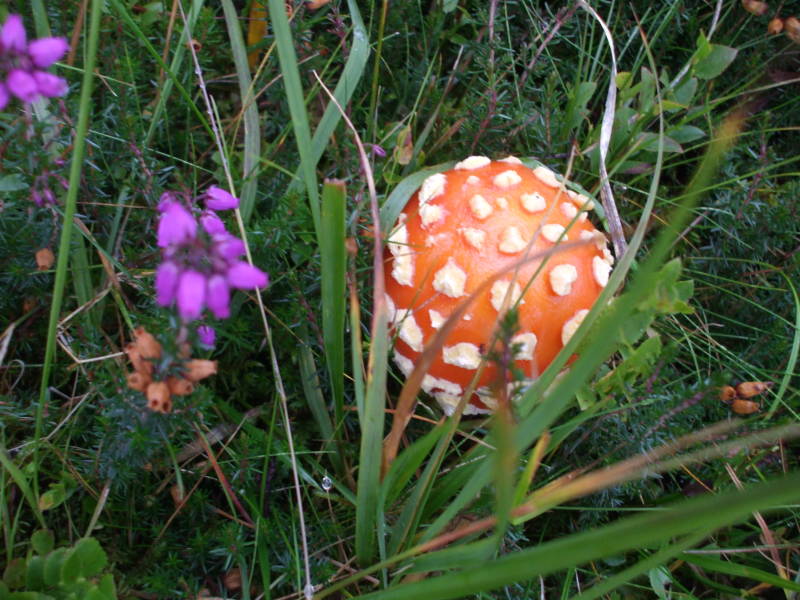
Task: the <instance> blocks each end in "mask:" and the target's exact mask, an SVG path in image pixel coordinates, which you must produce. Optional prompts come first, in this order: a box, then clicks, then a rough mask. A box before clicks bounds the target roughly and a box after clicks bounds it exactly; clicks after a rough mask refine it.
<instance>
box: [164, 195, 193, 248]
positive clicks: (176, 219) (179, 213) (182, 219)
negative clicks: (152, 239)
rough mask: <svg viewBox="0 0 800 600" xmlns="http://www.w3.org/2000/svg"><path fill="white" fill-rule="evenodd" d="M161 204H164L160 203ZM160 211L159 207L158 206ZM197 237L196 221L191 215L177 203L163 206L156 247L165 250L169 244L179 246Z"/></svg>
mask: <svg viewBox="0 0 800 600" xmlns="http://www.w3.org/2000/svg"><path fill="white" fill-rule="evenodd" d="M162 204H164V203H163V202H162ZM159 210H161V205H159ZM196 236H197V221H195V220H194V217H193V216H192V213H190V212H189V211H188V210H186V208H184V207H183V206H182V205H180V204H179V203H177V202H170V203H168V204H166V205H165V207H164V210H163V214H162V215H161V219H160V220H159V222H158V246H159V248H166V247H167V246H169V245H171V244H180V243H181V242H184V241H187V240H193V239H194V238H195V237H196Z"/></svg>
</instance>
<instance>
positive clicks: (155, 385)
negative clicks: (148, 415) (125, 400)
mask: <svg viewBox="0 0 800 600" xmlns="http://www.w3.org/2000/svg"><path fill="white" fill-rule="evenodd" d="M167 405H168V406H169V408H170V409H171V408H172V401H171V400H170V397H169V386H167V384H166V382H164V381H153V382H151V383H150V384H149V385H148V386H147V408H149V409H150V410H152V411H154V412H160V413H165V412H169V410H167Z"/></svg>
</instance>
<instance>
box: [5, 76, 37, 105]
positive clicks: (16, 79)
mask: <svg viewBox="0 0 800 600" xmlns="http://www.w3.org/2000/svg"><path fill="white" fill-rule="evenodd" d="M6 86H8V89H9V91H10V92H11V93H12V94H14V95H15V96H16V97H17V98H19V99H20V100H22V101H23V102H33V101H34V100H36V96H38V95H39V88H38V86H37V85H36V80H35V79H34V78H33V75H31V74H30V73H28V72H27V71H23V70H22V69H13V70H12V71H11V72H10V73H9V74H8V77H7V78H6Z"/></svg>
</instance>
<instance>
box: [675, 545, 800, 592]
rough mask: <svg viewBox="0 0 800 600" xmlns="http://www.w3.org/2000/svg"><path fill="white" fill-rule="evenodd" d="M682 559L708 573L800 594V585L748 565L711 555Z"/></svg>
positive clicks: (691, 556) (688, 556) (685, 556)
mask: <svg viewBox="0 0 800 600" xmlns="http://www.w3.org/2000/svg"><path fill="white" fill-rule="evenodd" d="M681 558H683V560H685V561H686V562H688V563H690V564H693V565H695V566H697V567H700V568H701V569H705V570H706V571H714V572H715V573H722V574H723V575H732V576H734V577H742V578H745V579H752V580H754V581H758V582H761V583H766V584H769V585H773V586H775V587H778V588H782V589H784V590H791V591H793V592H800V583H797V582H795V581H791V580H789V579H783V578H782V577H778V576H777V575H773V574H772V573H768V572H767V571H764V570H762V569H757V568H755V567H748V566H747V565H741V564H738V563H735V562H733V561H726V560H720V559H719V558H716V557H714V556H709V555H700V554H684V555H683V556H682V557H681Z"/></svg>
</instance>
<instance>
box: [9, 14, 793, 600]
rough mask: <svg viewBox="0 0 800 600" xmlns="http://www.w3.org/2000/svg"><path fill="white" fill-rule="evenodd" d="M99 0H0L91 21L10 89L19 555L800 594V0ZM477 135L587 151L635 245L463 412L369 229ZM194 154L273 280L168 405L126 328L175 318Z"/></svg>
mask: <svg viewBox="0 0 800 600" xmlns="http://www.w3.org/2000/svg"><path fill="white" fill-rule="evenodd" d="M79 4H80V3H76V4H75V5H74V6H73V5H71V4H70V3H66V4H64V5H63V6H62V5H54V4H50V3H41V2H36V3H32V4H31V6H28V3H24V2H16V3H14V2H12V3H11V6H10V7H9V8H8V10H9V11H12V12H14V11H17V12H20V13H21V14H22V15H23V18H24V20H25V24H26V26H27V28H28V32H29V37H31V36H33V35H34V33H33V32H34V31H36V32H38V33H37V35H46V32H48V31H50V32H52V34H53V35H62V36H66V37H67V38H69V39H70V40H71V42H72V47H71V52H70V54H69V57H70V58H65V61H64V63H62V64H60V66H58V67H57V71H58V72H59V74H61V75H63V76H66V77H67V78H68V80H69V82H70V93H69V94H68V95H67V96H66V97H65V98H64V99H63V103H62V102H61V101H58V100H53V101H49V102H43V103H41V104H39V105H36V106H35V107H34V108H33V110H31V111H27V112H25V111H23V110H22V108H21V107H20V105H19V104H17V103H12V104H11V105H10V106H9V107H8V108H6V109H5V110H4V111H3V112H2V113H0V161H2V168H1V169H0V190H2V192H3V194H2V195H3V206H2V212H3V219H2V220H0V264H2V265H3V268H2V269H0V283H2V286H3V287H2V289H3V292H2V293H1V294H0V332H1V333H0V414H2V417H3V419H2V422H1V423H2V426H0V511H1V512H0V515H1V516H0V535H2V539H3V545H4V552H3V559H2V561H0V564H2V570H1V571H2V573H3V575H2V577H3V582H4V584H5V586H7V587H9V588H11V589H12V590H16V591H22V590H24V589H26V586H27V589H34V587H35V585H34V584H35V582H36V581H37V579H36V578H35V577H34V575H31V573H33V572H34V571H35V569H37V568H38V567H37V565H38V564H40V563H41V564H47V561H51V564H52V565H59V566H58V567H55V566H54V567H53V568H52V570H51V572H52V573H56V570H57V569H61V567H60V565H61V564H62V563H61V561H69V560H72V561H77V560H78V559H79V557H80V559H81V560H83V561H84V562H83V563H81V564H84V565H90V566H91V568H89V567H88V566H87V567H86V569H87V570H86V573H87V576H86V581H87V582H88V583H87V585H94V586H95V588H96V591H95V592H93V593H97V594H101V593H102V594H106V596H103V597H113V596H119V597H122V598H134V597H138V598H174V597H193V598H203V597H208V598H210V597H230V598H287V599H288V598H302V597H304V596H305V597H312V596H313V597H315V598H338V597H343V598H344V597H361V596H366V597H375V598H420V597H424V598H456V597H476V598H501V597H505V598H532V597H547V598H551V597H561V598H576V599H578V598H580V599H581V600H587V599H589V598H607V599H617V598H619V599H622V598H663V599H666V598H686V599H693V598H697V599H701V598H735V597H783V598H786V599H791V598H795V597H798V595H797V594H798V591H800V576H798V572H799V571H798V569H800V563H799V562H798V557H797V553H796V552H795V551H794V549H795V548H796V546H797V543H798V535H800V534H798V525H797V509H798V503H800V480H799V479H798V461H797V448H798V446H797V443H798V442H797V437H798V433H800V429H798V427H800V425H798V412H800V408H799V405H798V399H799V398H800V394H799V393H798V378H797V362H798V355H799V354H800V327H799V325H800V300H799V299H798V293H797V289H796V286H797V284H796V282H797V281H800V268H799V267H800V253H798V239H800V232H798V229H797V223H798V222H800V219H798V218H797V217H798V215H797V205H796V201H795V199H796V196H797V191H798V184H797V160H798V156H800V155H798V153H797V149H796V143H795V141H794V140H795V138H796V133H797V119H796V115H797V114H798V109H800V106H798V99H797V98H798V96H797V93H796V89H797V85H798V83H797V81H798V79H800V78H798V76H797V72H798V59H797V57H798V51H797V49H798V46H797V44H796V43H794V42H793V41H792V40H791V39H790V37H788V36H787V35H777V36H770V35H767V33H766V24H767V22H768V21H769V19H770V18H772V16H774V14H775V13H776V11H778V10H780V14H781V15H782V16H783V17H788V16H789V15H791V14H793V13H800V4H798V3H796V2H793V1H787V2H783V3H782V4H781V6H780V7H777V6H773V4H775V3H770V8H769V12H768V13H767V14H766V15H764V16H760V17H759V16H755V15H753V14H751V13H749V12H747V11H746V10H745V9H744V7H743V6H742V4H741V3H740V2H738V1H736V2H734V1H733V0H730V1H720V2H715V3H685V2H681V1H679V0H671V1H670V2H665V3H661V4H658V3H656V4H653V3H647V2H638V1H637V2H624V3H623V2H618V1H616V0H604V1H594V0H593V1H591V2H587V3H583V2H574V3H573V2H565V3H564V4H563V5H558V6H557V5H551V4H546V5H542V3H537V2H531V1H530V0H520V1H519V2H497V1H496V0H493V1H490V2H488V3H479V2H472V1H470V0H458V1H456V0H441V1H440V0H437V1H436V2H432V3H419V2H403V3H390V2H387V1H378V0H369V1H367V2H355V1H353V0H347V1H344V0H341V1H338V0H331V1H330V2H329V3H326V4H325V5H324V6H322V7H320V8H319V9H313V8H312V7H310V6H307V5H304V4H303V3H294V6H292V10H290V11H287V8H286V6H287V4H286V3H284V2H282V1H278V0H268V1H265V2H263V3H262V2H260V1H259V0H247V1H245V0H241V1H239V0H224V1H223V2H221V3H219V4H217V3H210V2H204V1H203V0H194V1H193V2H180V1H177V2H174V3H169V2H166V3H146V4H135V3H127V2H122V1H120V0H111V1H110V2H108V3H102V2H99V1H96V0H87V2H85V3H83V5H82V7H81V6H80V5H79ZM2 10H3V9H0V20H2V19H4V18H5V13H3V12H2ZM82 10H83V11H85V12H81V11H82ZM264 20H266V22H267V28H266V30H265V31H266V33H265V34H262V33H260V31H261V29H259V26H260V24H263V21H264ZM605 28H607V32H606V29H605ZM253 39H255V40H258V41H256V42H252V41H251V42H248V41H247V40H253ZM188 40H192V41H193V42H192V44H188V43H187V41H188ZM612 83H614V84H615V85H614V86H612V87H611V90H612V92H613V93H611V94H608V90H609V86H610V84H612ZM384 153H385V156H383V154H384ZM476 153H477V154H485V155H487V156H491V157H497V158H500V157H503V156H506V155H508V154H513V155H517V156H519V157H521V158H522V159H523V160H525V161H526V162H528V163H529V164H533V165H535V164H545V165H547V166H549V167H550V168H553V169H554V170H556V171H558V172H560V173H565V174H569V178H570V180H571V181H573V182H574V183H575V184H576V185H578V186H580V188H582V189H583V190H586V191H587V192H589V193H591V194H592V195H594V196H595V197H596V198H598V200H601V199H602V201H603V204H602V206H601V207H599V208H598V211H597V214H596V215H594V216H593V217H592V218H593V219H594V220H595V222H597V223H602V225H603V227H605V228H606V230H607V231H609V232H611V231H619V234H618V241H621V242H624V245H625V247H627V250H626V251H625V252H624V254H622V255H621V256H618V261H617V265H616V267H615V270H614V271H613V273H612V277H611V280H610V281H609V284H608V286H607V288H606V290H605V292H604V295H603V296H602V297H601V299H600V301H599V302H598V304H597V305H596V307H595V309H593V310H592V312H591V313H590V315H589V316H588V317H587V319H586V321H585V325H584V326H583V327H581V329H580V330H579V331H578V333H577V334H576V335H575V336H574V337H573V338H572V340H571V341H570V343H569V344H568V345H567V347H566V348H565V350H564V351H563V352H562V353H561V354H560V355H559V356H558V357H557V358H556V360H555V361H554V363H553V364H552V365H551V367H550V368H549V369H548V370H547V371H546V372H545V373H543V374H542V376H541V377H540V378H539V379H538V380H537V382H536V383H535V384H533V385H532V386H531V387H530V388H528V389H527V391H525V392H524V393H523V394H522V395H521V397H520V398H519V400H518V401H517V402H516V403H515V407H514V409H513V415H512V413H511V412H502V411H501V412H500V413H499V414H498V415H497V416H496V417H495V418H488V419H476V418H462V417H461V416H460V412H457V413H456V414H455V415H454V416H453V417H450V418H443V417H442V414H441V411H439V409H438V407H436V406H435V403H433V402H431V401H430V399H429V398H427V397H426V396H425V395H424V394H421V392H420V391H419V386H420V382H421V378H422V376H423V375H424V371H425V369H426V367H425V360H426V358H425V356H424V357H423V359H422V360H421V361H420V364H419V365H418V366H417V372H416V373H414V374H412V376H411V377H410V378H409V380H408V381H407V382H404V381H403V379H402V377H401V375H400V374H399V373H398V372H397V371H396V370H395V369H394V367H393V365H392V363H391V361H389V360H388V356H389V355H390V353H391V335H390V325H389V323H388V314H387V307H386V306H385V303H384V301H383V293H382V288H381V282H382V280H383V275H382V269H383V267H384V265H383V260H382V252H383V250H382V246H383V240H382V237H385V235H386V234H387V233H388V232H389V231H390V230H391V228H392V224H393V223H394V222H395V220H396V218H397V215H398V214H399V212H400V211H401V210H402V208H403V206H404V205H405V203H406V201H407V200H408V198H409V197H410V196H411V195H412V194H413V193H414V191H415V190H416V189H417V188H418V187H419V185H420V184H421V182H422V181H423V180H424V179H425V178H426V177H427V176H428V175H430V174H432V173H435V172H439V171H442V170H445V169H447V168H449V167H450V166H452V164H453V163H454V161H456V160H460V159H462V158H463V157H464V156H467V155H470V154H476ZM604 171H606V172H607V174H608V185H604V177H603V172H604ZM211 184H216V185H219V186H221V187H224V188H226V189H229V190H231V191H232V192H233V193H235V194H237V195H238V196H239V197H240V198H241V200H242V202H241V206H240V209H239V210H238V211H236V215H235V217H234V221H235V227H234V229H235V230H236V231H237V235H238V236H240V237H242V239H244V240H245V241H246V243H247V254H246V256H247V259H248V260H250V261H252V263H253V264H255V265H257V266H259V267H260V268H262V269H263V270H264V271H266V272H268V273H269V275H270V285H269V287H268V288H267V289H266V290H265V291H263V292H258V291H255V292H237V293H236V294H235V295H234V299H233V304H232V310H231V317H230V318H229V319H225V320H208V322H209V323H210V324H213V325H214V327H215V328H216V329H217V343H216V347H215V348H214V349H213V350H201V349H197V348H195V349H193V355H194V356H197V357H202V358H212V359H214V360H217V361H218V373H217V374H216V375H215V376H214V377H211V378H209V379H205V380H203V382H202V383H200V384H198V385H197V386H196V387H197V389H196V390H195V391H194V392H193V393H192V394H191V395H190V396H186V397H184V398H182V399H179V400H178V401H176V410H174V411H173V413H172V414H166V415H161V414H155V413H152V412H150V411H148V410H147V409H146V408H145V400H144V397H143V396H142V394H141V393H139V392H136V391H134V390H131V389H129V388H128V387H127V385H126V375H127V372H128V371H129V368H130V367H129V365H128V364H127V361H126V360H125V356H124V354H123V353H122V349H123V348H124V346H125V345H126V344H127V343H128V342H129V341H130V340H131V338H132V335H133V331H132V330H133V328H134V327H137V326H144V327H146V328H147V329H148V330H149V331H152V332H155V333H157V335H158V337H159V339H160V341H161V343H162V344H163V345H164V348H165V349H167V351H168V352H177V351H178V342H177V341H176V336H178V335H179V331H180V327H179V322H178V320H177V318H176V315H175V314H174V311H171V310H169V309H165V308H162V307H159V306H157V304H156V303H155V292H154V287H153V273H154V270H155V269H156V267H157V266H158V264H159V262H160V251H159V249H158V248H157V247H156V243H155V241H156V240H155V235H154V234H155V229H156V227H157V214H158V213H157V211H156V210H155V208H156V206H157V204H158V202H159V197H160V195H161V194H162V193H163V192H165V191H168V190H189V191H191V192H193V193H200V192H201V191H202V190H204V189H206V188H207V187H208V186H209V185H211ZM45 188H47V189H51V190H52V191H53V192H55V194H56V195H57V196H58V198H59V203H58V204H57V205H56V206H54V207H44V208H37V207H35V206H34V205H33V203H32V202H31V200H30V195H31V192H32V190H34V189H37V190H41V189H45ZM615 212H618V217H616V216H615ZM623 238H624V239H623ZM56 240H59V242H58V243H57V242H56ZM42 247H50V248H51V249H52V250H53V251H54V252H55V254H56V261H57V262H56V263H55V264H54V265H53V266H52V267H50V268H45V269H44V270H37V268H36V263H35V260H34V253H35V251H36V250H38V249H39V248H42ZM619 247H620V248H622V245H619ZM608 302H610V304H608ZM607 304H608V306H607ZM443 339H444V334H442V335H441V336H440V337H439V338H438V339H434V340H432V341H430V342H429V346H428V348H427V350H426V356H432V353H434V352H435V351H436V350H437V348H438V347H439V346H440V345H441V343H442V342H443ZM576 350H577V351H578V355H579V358H578V359H577V360H576V361H575V362H574V363H572V364H571V366H570V368H569V370H568V371H567V373H566V374H565V375H563V376H561V377H558V378H557V377H556V376H557V375H558V373H559V371H560V370H561V369H562V368H563V367H564V366H565V365H566V364H567V361H568V360H569V357H570V355H572V354H573V353H574V352H575V351H576ZM742 381H764V382H769V383H771V384H772V385H771V387H770V388H769V389H768V390H767V391H766V392H765V393H763V394H762V395H760V396H757V397H755V398H752V399H751V401H754V402H756V404H757V405H758V406H757V410H756V411H755V412H753V413H752V414H748V415H736V414H735V413H734V412H733V411H732V407H731V406H729V405H727V404H725V403H722V402H721V401H720V400H719V398H718V394H719V390H720V388H721V387H722V386H725V385H735V384H737V383H739V382H742ZM462 408H463V407H462ZM387 436H388V437H387ZM41 530H49V531H50V532H51V533H52V535H50V534H43V533H41ZM89 536H91V537H93V538H95V539H96V540H97V541H98V542H99V544H100V546H99V547H96V546H95V545H93V543H90V542H85V541H84V542H80V540H81V539H83V538H86V537H89ZM47 540H52V541H51V542H48V541H47ZM100 547H101V548H102V550H100ZM54 548H55V549H54ZM59 548H60V550H59ZM89 549H91V551H90V550H89ZM101 553H102V555H101ZM64 564H66V562H65V563H64ZM70 564H72V563H70ZM58 572H59V573H66V572H67V571H66V569H65V570H58ZM101 573H102V574H105V575H108V574H110V575H112V576H113V578H114V581H115V592H114V593H113V594H112V593H111V592H109V591H108V585H109V579H108V577H105V576H104V577H102V579H101ZM26 578H27V579H26ZM48 581H50V583H48V584H47V585H48V586H49V587H47V593H48V594H50V595H51V596H52V597H61V595H59V594H64V595H66V594H67V593H68V592H67V591H66V588H67V586H68V585H73V583H74V582H73V581H71V580H69V577H68V576H66V575H65V576H64V577H63V578H61V579H59V578H58V577H56V576H55V575H52V578H51V580H48ZM32 586H33V587H32ZM36 589H40V588H36ZM6 596H9V597H14V596H13V594H10V593H9V592H8V590H7V589H6V587H4V586H3V585H2V584H0V598H4V597H6ZM39 597H42V596H39ZM64 597H66V596H64Z"/></svg>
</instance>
